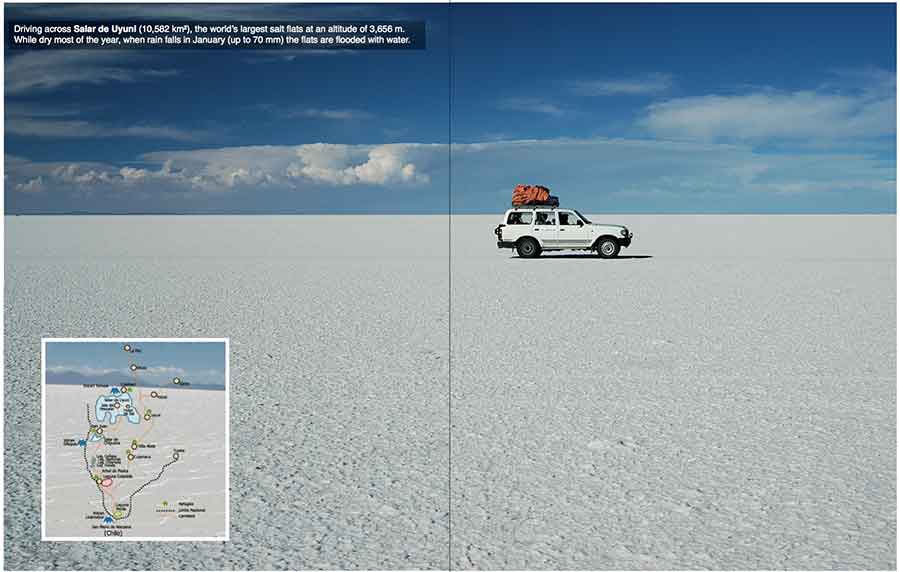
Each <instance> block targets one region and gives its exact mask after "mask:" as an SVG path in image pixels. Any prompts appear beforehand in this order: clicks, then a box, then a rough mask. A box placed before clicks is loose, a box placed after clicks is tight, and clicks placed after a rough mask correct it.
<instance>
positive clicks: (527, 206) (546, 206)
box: [512, 205, 561, 210]
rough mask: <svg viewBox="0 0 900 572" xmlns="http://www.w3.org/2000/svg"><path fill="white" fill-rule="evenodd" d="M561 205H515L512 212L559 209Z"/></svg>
mask: <svg viewBox="0 0 900 572" xmlns="http://www.w3.org/2000/svg"><path fill="white" fill-rule="evenodd" d="M558 208H561V207H560V206H559V205H513V206H512V210H519V209H558Z"/></svg>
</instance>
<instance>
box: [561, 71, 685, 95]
mask: <svg viewBox="0 0 900 572" xmlns="http://www.w3.org/2000/svg"><path fill="white" fill-rule="evenodd" d="M672 84H673V79H672V76H671V75H670V74H665V73H650V74H644V75H638V76H632V77H624V78H606V79H581V80H575V81H573V82H572V83H571V86H570V87H571V91H572V92H573V93H575V94H577V95H588V96H610V95H647V94H655V93H661V92H664V91H668V90H669V89H671V87H672Z"/></svg>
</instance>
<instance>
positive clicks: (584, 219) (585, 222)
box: [575, 211, 592, 224]
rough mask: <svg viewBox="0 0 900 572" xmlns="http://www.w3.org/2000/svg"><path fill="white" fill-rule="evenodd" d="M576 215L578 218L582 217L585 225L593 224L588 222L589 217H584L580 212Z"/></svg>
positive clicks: (576, 212)
mask: <svg viewBox="0 0 900 572" xmlns="http://www.w3.org/2000/svg"><path fill="white" fill-rule="evenodd" d="M575 214H577V215H578V216H580V217H581V220H583V221H584V224H592V223H591V221H589V220H588V217H586V216H584V215H583V214H581V213H580V212H578V211H575Z"/></svg>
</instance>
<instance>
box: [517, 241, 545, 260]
mask: <svg viewBox="0 0 900 572" xmlns="http://www.w3.org/2000/svg"><path fill="white" fill-rule="evenodd" d="M516 252H518V253H519V256H521V257H522V258H535V257H537V256H540V255H541V245H540V244H538V241H536V240H535V239H533V238H523V239H522V240H520V241H519V242H518V244H516Z"/></svg>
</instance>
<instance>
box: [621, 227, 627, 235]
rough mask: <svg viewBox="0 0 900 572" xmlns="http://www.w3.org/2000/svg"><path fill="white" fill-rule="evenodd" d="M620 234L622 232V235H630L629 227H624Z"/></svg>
mask: <svg viewBox="0 0 900 572" xmlns="http://www.w3.org/2000/svg"><path fill="white" fill-rule="evenodd" d="M620 234H621V235H622V236H628V229H627V228H623V229H622V230H621V232H620Z"/></svg>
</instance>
